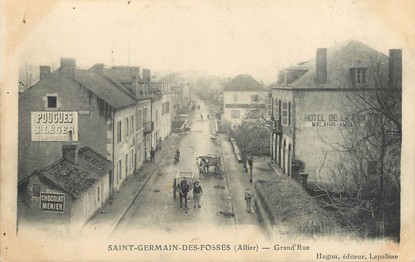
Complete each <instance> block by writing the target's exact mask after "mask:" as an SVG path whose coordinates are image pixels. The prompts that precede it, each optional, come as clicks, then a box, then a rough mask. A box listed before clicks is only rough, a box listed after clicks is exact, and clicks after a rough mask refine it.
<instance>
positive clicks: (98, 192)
mask: <svg viewBox="0 0 415 262" xmlns="http://www.w3.org/2000/svg"><path fill="white" fill-rule="evenodd" d="M100 193H101V192H100V190H99V187H98V191H97V200H98V203H99V194H100Z"/></svg>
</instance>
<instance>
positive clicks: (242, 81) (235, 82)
mask: <svg viewBox="0 0 415 262" xmlns="http://www.w3.org/2000/svg"><path fill="white" fill-rule="evenodd" d="M265 90H266V89H265V87H264V86H263V85H261V84H260V83H259V82H258V81H256V80H255V79H254V78H253V77H252V76H250V75H237V76H236V77H234V78H233V79H232V80H231V82H230V83H229V84H228V85H226V86H225V88H224V91H265Z"/></svg>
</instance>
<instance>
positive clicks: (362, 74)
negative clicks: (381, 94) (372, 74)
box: [355, 68, 367, 84]
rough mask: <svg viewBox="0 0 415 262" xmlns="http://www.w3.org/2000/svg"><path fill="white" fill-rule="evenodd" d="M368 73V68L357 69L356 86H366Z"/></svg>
mask: <svg viewBox="0 0 415 262" xmlns="http://www.w3.org/2000/svg"><path fill="white" fill-rule="evenodd" d="M366 71H367V68H356V69H355V81H356V84H366Z"/></svg>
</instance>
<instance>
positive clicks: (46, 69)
mask: <svg viewBox="0 0 415 262" xmlns="http://www.w3.org/2000/svg"><path fill="white" fill-rule="evenodd" d="M48 75H50V66H40V67H39V80H43V79H45V78H46V77H47V76H48Z"/></svg>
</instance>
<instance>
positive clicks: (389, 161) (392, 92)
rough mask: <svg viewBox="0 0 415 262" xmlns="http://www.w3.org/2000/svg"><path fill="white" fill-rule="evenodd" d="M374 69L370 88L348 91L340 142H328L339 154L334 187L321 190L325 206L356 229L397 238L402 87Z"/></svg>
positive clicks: (373, 234) (356, 230)
mask: <svg viewBox="0 0 415 262" xmlns="http://www.w3.org/2000/svg"><path fill="white" fill-rule="evenodd" d="M374 68H375V70H374V72H373V74H372V77H371V78H369V79H368V86H370V87H372V90H369V91H367V90H366V91H361V92H355V93H353V94H349V95H348V96H347V99H346V100H347V101H346V102H347V103H348V104H349V105H352V107H351V108H352V109H350V110H349V112H347V117H348V121H349V123H351V125H350V126H348V127H347V128H343V129H342V130H341V135H342V139H341V140H342V142H341V143H337V144H331V146H332V147H333V148H334V149H335V151H336V152H337V154H338V155H339V157H340V159H341V161H340V164H339V165H338V166H337V167H336V168H335V169H333V170H332V178H333V181H332V182H333V183H332V184H333V185H334V186H335V190H330V191H329V190H328V189H327V188H321V189H322V190H323V191H324V192H326V197H327V200H328V201H327V202H326V207H327V208H331V209H332V210H334V211H336V212H338V214H339V217H341V219H342V220H343V221H344V223H345V224H346V225H347V226H349V227H351V228H353V232H355V233H356V234H358V233H359V232H362V233H363V234H364V235H371V236H377V237H384V236H393V237H396V238H397V239H399V230H400V189H401V187H400V159H401V158H400V156H401V144H402V117H401V108H402V90H401V89H400V88H390V87H389V85H388V83H389V81H388V76H387V74H385V73H384V72H382V70H380V67H379V66H378V65H375V66H374ZM349 108H350V106H349ZM322 139H323V138H322ZM323 140H324V139H323ZM333 191H336V192H338V193H333Z"/></svg>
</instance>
